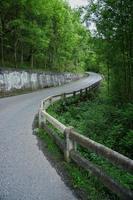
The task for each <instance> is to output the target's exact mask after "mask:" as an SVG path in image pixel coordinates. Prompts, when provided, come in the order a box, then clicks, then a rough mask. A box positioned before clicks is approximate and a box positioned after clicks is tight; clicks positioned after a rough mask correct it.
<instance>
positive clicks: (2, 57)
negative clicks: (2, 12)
mask: <svg viewBox="0 0 133 200" xmlns="http://www.w3.org/2000/svg"><path fill="white" fill-rule="evenodd" d="M0 26H1V62H2V65H4V35H3V24H2V19H1V18H0Z"/></svg>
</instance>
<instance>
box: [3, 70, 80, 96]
mask: <svg viewBox="0 0 133 200" xmlns="http://www.w3.org/2000/svg"><path fill="white" fill-rule="evenodd" d="M81 77H83V75H79V74H73V73H53V72H41V73H37V72H28V71H17V70H15V71H10V70H0V93H3V92H4V93H10V92H13V91H17V90H37V89H41V88H46V87H52V86H58V85H62V84H65V83H69V82H70V81H74V80H78V79H80V78H81Z"/></svg>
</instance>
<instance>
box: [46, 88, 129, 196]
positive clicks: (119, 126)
mask: <svg viewBox="0 0 133 200" xmlns="http://www.w3.org/2000/svg"><path fill="white" fill-rule="evenodd" d="M49 113H50V114H51V115H52V116H54V117H55V118H56V119H58V120H59V121H61V122H62V123H64V124H65V125H67V126H73V127H74V128H75V129H76V130H77V131H78V132H79V133H81V134H84V135H85V136H87V137H89V138H90V139H92V140H94V141H97V142H99V143H101V144H104V145H105V146H108V147H109V148H111V149H113V150H116V151H117V152H120V153H122V154H124V155H126V156H128V157H130V158H131V159H132V158H133V154H132V144H133V130H132V128H133V127H132V125H133V104H127V105H126V106H125V105H124V106H123V107H118V106H115V105H112V100H111V99H110V98H108V97H107V87H106V85H105V86H104V87H102V88H101V91H100V93H99V94H95V93H91V94H89V96H88V97H86V96H82V97H76V98H68V99H66V100H65V101H64V100H61V101H59V102H56V103H55V104H54V106H52V107H50V108H49ZM77 122H78V123H77ZM78 150H79V151H80V153H81V154H82V155H83V156H84V157H85V158H87V159H89V160H90V161H92V162H93V163H94V164H96V165H98V166H100V167H101V168H102V169H103V170H104V171H106V172H107V174H108V175H110V176H111V177H113V178H114V180H117V181H118V182H120V183H121V184H122V185H124V186H125V187H127V188H129V189H131V190H132V189H133V188H132V185H133V176H132V175H130V174H128V173H127V172H125V171H124V170H120V169H118V168H117V167H114V166H113V165H112V164H111V163H109V162H108V161H106V160H105V159H103V158H102V157H99V156H97V155H96V154H95V153H93V152H88V150H85V148H81V147H80V146H78ZM71 173H73V172H71ZM79 173H80V172H79V171H78V170H77V173H76V174H77V176H78V174H79ZM84 173H85V172H84ZM76 174H75V176H76ZM89 176H90V175H89ZM84 181H85V180H84ZM84 181H83V182H84ZM90 181H91V183H90ZM98 183H99V181H98V180H96V179H95V178H93V177H91V179H90V180H89V184H88V185H87V186H86V190H87V188H88V191H89V193H90V196H91V195H92V196H91V197H92V199H98V195H99V192H100V193H101V195H103V197H101V198H102V199H104V194H105V196H106V199H117V197H115V196H114V195H113V194H112V193H110V192H109V191H108V190H107V189H105V187H103V186H102V185H101V186H100V187H99V188H100V191H99V190H98V191H96V188H97V185H98ZM91 184H92V185H93V187H95V188H94V189H93V191H91ZM79 185H81V183H80V184H79ZM94 190H95V192H94ZM93 192H94V193H95V195H94V194H93ZM93 195H94V196H93Z"/></svg>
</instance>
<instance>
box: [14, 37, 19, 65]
mask: <svg viewBox="0 0 133 200" xmlns="http://www.w3.org/2000/svg"><path fill="white" fill-rule="evenodd" d="M17 44H18V40H16V42H15V44H14V61H15V67H16V68H17Z"/></svg>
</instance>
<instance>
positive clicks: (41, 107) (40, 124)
mask: <svg viewBox="0 0 133 200" xmlns="http://www.w3.org/2000/svg"><path fill="white" fill-rule="evenodd" d="M43 109H44V102H43V101H42V102H41V105H40V109H39V128H41V127H42V123H46V120H45V117H44V115H43V117H42V110H43Z"/></svg>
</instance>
